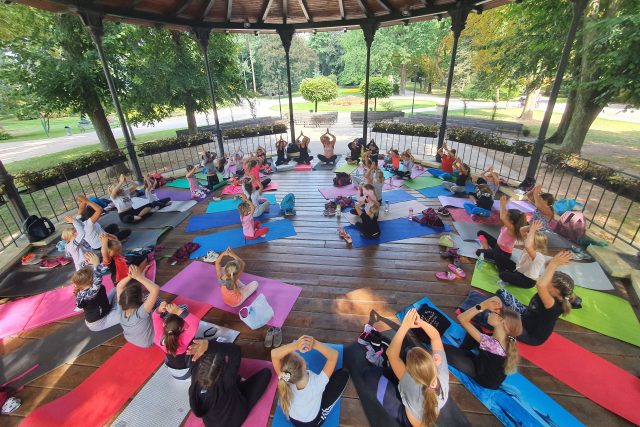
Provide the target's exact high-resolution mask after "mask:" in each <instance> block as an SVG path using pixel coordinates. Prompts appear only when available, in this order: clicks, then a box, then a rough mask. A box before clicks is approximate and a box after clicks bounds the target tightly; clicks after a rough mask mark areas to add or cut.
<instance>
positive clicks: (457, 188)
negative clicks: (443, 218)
mask: <svg viewBox="0 0 640 427" xmlns="http://www.w3.org/2000/svg"><path fill="white" fill-rule="evenodd" d="M442 186H443V187H444V188H446V189H447V190H449V191H451V192H452V193H454V194H456V193H458V194H462V193H465V192H466V191H467V188H466V187H465V186H464V185H456V183H455V182H449V181H444V182H443V183H442Z"/></svg>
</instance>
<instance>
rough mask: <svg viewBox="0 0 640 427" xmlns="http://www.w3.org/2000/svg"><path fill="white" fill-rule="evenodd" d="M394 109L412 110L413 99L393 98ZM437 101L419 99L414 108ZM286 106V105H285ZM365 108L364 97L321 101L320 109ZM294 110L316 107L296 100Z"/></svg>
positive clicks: (307, 109)
mask: <svg viewBox="0 0 640 427" xmlns="http://www.w3.org/2000/svg"><path fill="white" fill-rule="evenodd" d="M391 103H392V104H393V110H410V109H411V100H408V101H405V100H392V101H391ZM435 105H436V103H435V102H431V101H419V102H416V103H415V105H414V108H427V107H433V106H435ZM369 106H370V107H371V108H373V100H369ZM283 107H284V106H283ZM363 108H364V98H359V99H355V100H354V99H349V100H345V99H344V98H343V99H342V100H340V98H339V99H338V100H336V101H332V102H330V103H327V102H319V103H318V111H338V112H342V111H362V110H363ZM293 109H294V111H311V110H313V109H314V104H313V102H296V103H294V104H293ZM271 110H273V111H278V106H277V105H274V106H272V107H271ZM378 111H383V108H382V103H381V102H380V100H379V101H378Z"/></svg>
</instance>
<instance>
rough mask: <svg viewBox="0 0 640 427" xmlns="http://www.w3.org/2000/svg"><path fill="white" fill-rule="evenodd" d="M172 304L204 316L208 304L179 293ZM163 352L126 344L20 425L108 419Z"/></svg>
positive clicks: (75, 424) (74, 425) (75, 426)
mask: <svg viewBox="0 0 640 427" xmlns="http://www.w3.org/2000/svg"><path fill="white" fill-rule="evenodd" d="M173 302H174V303H175V304H187V305H188V306H189V312H191V313H193V314H195V315H196V316H197V317H200V318H201V317H202V316H204V315H205V314H206V313H207V312H208V311H209V310H210V309H211V306H210V305H208V304H203V303H201V302H198V301H194V300H191V299H189V298H184V297H178V298H176V299H175V300H174V301H173ZM163 360H164V353H163V352H162V351H161V350H160V349H159V348H158V347H156V346H155V345H153V346H151V347H149V348H140V347H136V346H134V345H133V344H129V343H127V344H125V345H124V346H123V347H122V348H121V349H120V350H118V351H117V352H116V354H114V355H113V356H112V357H111V358H110V359H109V360H107V361H106V362H105V363H104V364H103V365H102V366H100V367H99V368H98V369H97V370H96V371H95V372H94V373H93V374H91V375H90V376H89V377H88V378H87V379H86V380H84V382H83V383H82V384H80V385H79V386H78V387H76V388H75V389H73V390H71V391H70V392H69V393H67V394H65V395H64V396H62V397H61V398H59V399H56V400H54V401H53V402H50V403H47V404H46V405H43V406H41V407H39V408H38V409H36V410H35V411H33V412H31V414H29V416H28V417H27V418H25V419H24V421H23V422H22V424H21V425H23V426H25V427H31V426H37V427H47V426H51V427H58V426H65V427H85V426H101V425H105V424H106V423H108V422H109V420H111V419H112V418H113V417H114V416H115V415H116V414H117V413H118V412H119V411H120V409H122V407H123V406H124V405H125V404H126V403H127V401H128V400H129V398H130V397H131V396H133V395H134V394H135V393H136V392H137V391H138V390H139V389H140V388H141V387H142V386H143V385H144V383H145V382H146V381H147V380H148V379H149V378H150V377H151V375H152V374H153V373H154V372H155V371H156V370H157V369H158V367H159V366H160V364H161V363H162V361H163Z"/></svg>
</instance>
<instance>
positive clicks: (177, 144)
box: [136, 132, 213, 156]
mask: <svg viewBox="0 0 640 427" xmlns="http://www.w3.org/2000/svg"><path fill="white" fill-rule="evenodd" d="M212 141H213V135H212V134H211V133H210V132H201V133H197V134H195V135H182V136H178V137H174V138H167V139H158V140H155V141H149V142H145V143H142V144H138V145H136V150H137V151H138V152H139V153H141V154H142V155H144V156H148V155H151V154H158V153H164V152H167V151H173V150H177V149H180V148H187V147H197V146H199V145H204V144H208V143H210V142H212Z"/></svg>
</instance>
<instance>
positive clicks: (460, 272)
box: [447, 264, 467, 278]
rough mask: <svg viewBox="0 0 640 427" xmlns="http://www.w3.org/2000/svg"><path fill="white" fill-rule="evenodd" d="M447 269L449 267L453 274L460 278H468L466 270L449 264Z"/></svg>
mask: <svg viewBox="0 0 640 427" xmlns="http://www.w3.org/2000/svg"><path fill="white" fill-rule="evenodd" d="M447 267H449V270H451V272H452V273H454V274H457V275H458V276H460V277H462V278H464V277H467V275H466V274H465V272H464V270H462V269H461V268H460V267H458V266H456V265H454V264H449V265H448V266H447Z"/></svg>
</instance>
